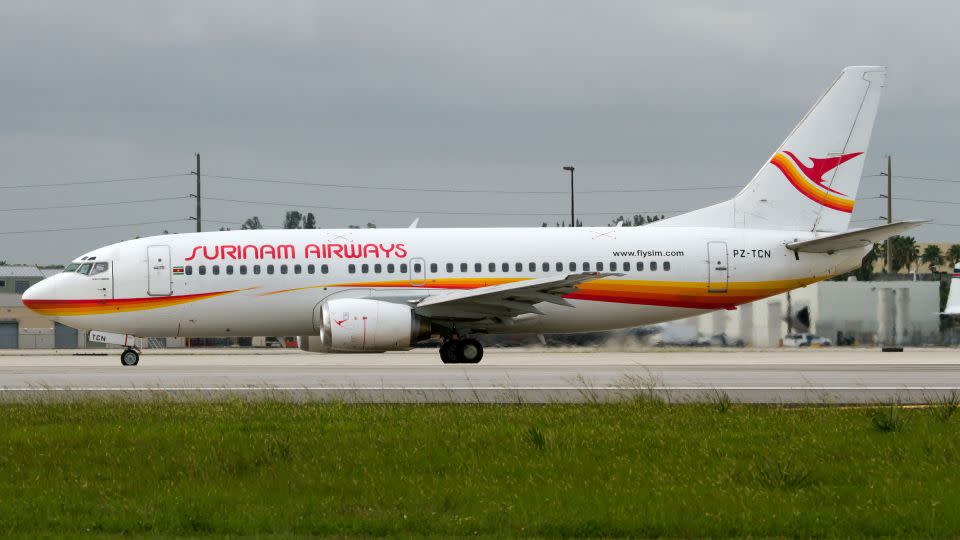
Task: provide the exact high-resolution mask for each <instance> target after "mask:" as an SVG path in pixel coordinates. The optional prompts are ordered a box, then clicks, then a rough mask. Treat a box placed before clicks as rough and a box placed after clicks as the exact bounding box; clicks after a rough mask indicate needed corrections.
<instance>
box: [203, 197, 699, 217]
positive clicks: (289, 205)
mask: <svg viewBox="0 0 960 540" xmlns="http://www.w3.org/2000/svg"><path fill="white" fill-rule="evenodd" d="M205 199H206V200H209V201H222V202H231V203H239V204H254V205H269V206H283V207H286V208H306V209H308V210H346V211H352V212H382V213H391V214H427V215H453V216H462V215H476V216H566V215H567V214H566V213H554V212H463V211H443V210H400V209H396V208H354V207H346V206H317V205H310V204H299V203H283V202H270V201H248V200H243V199H225V198H222V197H205ZM682 212H687V210H657V211H652V210H650V211H642V210H641V211H638V210H630V211H626V212H625V211H622V210H621V211H610V212H580V213H581V214H584V215H595V216H601V215H618V214H677V213H682Z"/></svg>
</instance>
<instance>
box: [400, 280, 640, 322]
mask: <svg viewBox="0 0 960 540" xmlns="http://www.w3.org/2000/svg"><path fill="white" fill-rule="evenodd" d="M620 275H623V274H616V273H609V272H608V273H604V272H584V273H580V274H569V275H565V276H564V275H559V276H550V277H545V278H538V279H527V280H523V281H515V282H513V283H504V284H501V285H491V286H488V287H480V288H477V289H471V290H466V291H455V292H450V293H444V294H439V295H435V296H428V297H426V298H424V299H423V300H421V301H420V302H418V303H417V304H416V306H415V307H414V310H415V311H416V312H417V314H419V315H423V316H426V317H434V318H452V319H478V318H481V319H482V318H493V317H497V318H510V317H514V316H516V315H522V314H524V313H535V314H542V313H543V312H542V311H540V310H539V309H537V307H536V304H539V303H541V302H549V303H551V304H557V305H560V306H567V307H573V305H572V304H570V303H569V302H567V301H566V300H565V299H564V298H563V296H564V295H565V294H569V293H572V292H574V291H576V290H577V285H578V284H580V283H584V282H586V281H592V280H595V279H602V278H605V277H608V276H620Z"/></svg>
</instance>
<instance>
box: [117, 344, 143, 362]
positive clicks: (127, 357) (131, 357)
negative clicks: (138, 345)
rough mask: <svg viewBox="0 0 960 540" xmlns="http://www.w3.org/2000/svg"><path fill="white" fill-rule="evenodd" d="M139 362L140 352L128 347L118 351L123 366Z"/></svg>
mask: <svg viewBox="0 0 960 540" xmlns="http://www.w3.org/2000/svg"><path fill="white" fill-rule="evenodd" d="M139 362H140V352H139V351H137V350H136V349H134V348H132V347H130V348H127V349H125V350H124V351H123V352H122V353H120V363H121V364H123V365H125V366H135V365H137V364H138V363H139Z"/></svg>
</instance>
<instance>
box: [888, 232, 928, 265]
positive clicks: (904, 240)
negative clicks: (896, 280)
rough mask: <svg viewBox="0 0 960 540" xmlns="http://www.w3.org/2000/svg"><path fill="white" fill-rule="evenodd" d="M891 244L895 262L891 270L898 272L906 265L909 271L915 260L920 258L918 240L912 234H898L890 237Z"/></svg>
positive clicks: (893, 261)
mask: <svg viewBox="0 0 960 540" xmlns="http://www.w3.org/2000/svg"><path fill="white" fill-rule="evenodd" d="M890 244H891V252H892V253H891V255H892V257H891V258H892V263H893V268H892V269H891V271H892V272H894V273H896V272H899V271H900V269H901V268H904V267H906V268H907V271H908V272H909V271H910V267H911V266H912V265H913V264H914V262H916V261H918V260H919V259H920V248H919V247H918V246H917V240H916V239H915V238H913V237H912V236H900V235H897V236H892V237H890ZM884 255H886V254H884Z"/></svg>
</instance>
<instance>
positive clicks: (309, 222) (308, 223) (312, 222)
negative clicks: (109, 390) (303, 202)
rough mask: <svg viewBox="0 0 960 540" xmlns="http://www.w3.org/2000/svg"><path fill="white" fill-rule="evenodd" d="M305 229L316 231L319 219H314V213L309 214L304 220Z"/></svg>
mask: <svg viewBox="0 0 960 540" xmlns="http://www.w3.org/2000/svg"><path fill="white" fill-rule="evenodd" d="M303 228H304V229H316V228H317V219H316V218H315V217H313V212H307V217H305V218H303Z"/></svg>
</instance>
